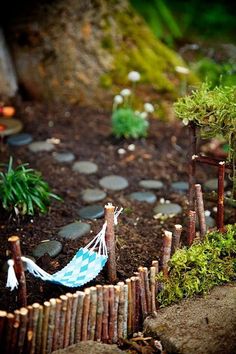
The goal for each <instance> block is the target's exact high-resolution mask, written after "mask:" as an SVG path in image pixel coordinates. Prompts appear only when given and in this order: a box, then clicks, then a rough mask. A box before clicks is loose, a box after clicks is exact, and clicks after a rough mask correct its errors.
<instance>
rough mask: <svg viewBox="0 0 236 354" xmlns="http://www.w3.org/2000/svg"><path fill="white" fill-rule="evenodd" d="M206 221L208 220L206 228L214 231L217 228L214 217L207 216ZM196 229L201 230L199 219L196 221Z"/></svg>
mask: <svg viewBox="0 0 236 354" xmlns="http://www.w3.org/2000/svg"><path fill="white" fill-rule="evenodd" d="M205 220H206V226H207V228H208V229H212V228H213V227H215V226H216V221H215V219H214V218H213V217H212V216H205ZM196 227H198V228H199V220H198V218H197V220H196Z"/></svg>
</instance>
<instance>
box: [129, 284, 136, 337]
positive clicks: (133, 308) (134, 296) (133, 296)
mask: <svg viewBox="0 0 236 354" xmlns="http://www.w3.org/2000/svg"><path fill="white" fill-rule="evenodd" d="M130 280H131V296H132V321H131V325H132V332H135V331H136V329H135V318H136V287H135V282H136V277H131V278H130Z"/></svg>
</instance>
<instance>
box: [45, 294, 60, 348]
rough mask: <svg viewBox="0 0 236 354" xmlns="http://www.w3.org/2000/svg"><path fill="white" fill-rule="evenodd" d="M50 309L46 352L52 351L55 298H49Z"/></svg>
mask: <svg viewBox="0 0 236 354" xmlns="http://www.w3.org/2000/svg"><path fill="white" fill-rule="evenodd" d="M49 302H50V311H49V319H48V336H47V349H46V352H47V353H51V352H52V343H53V335H54V328H55V317H56V303H57V302H56V299H53V298H52V299H50V301H49Z"/></svg>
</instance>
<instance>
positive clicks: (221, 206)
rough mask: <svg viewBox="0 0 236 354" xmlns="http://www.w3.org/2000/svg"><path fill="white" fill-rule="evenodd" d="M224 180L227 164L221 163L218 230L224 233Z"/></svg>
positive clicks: (219, 169)
mask: <svg viewBox="0 0 236 354" xmlns="http://www.w3.org/2000/svg"><path fill="white" fill-rule="evenodd" d="M224 179H225V162H224V161H221V162H219V167H218V202H217V228H218V230H219V231H220V232H224Z"/></svg>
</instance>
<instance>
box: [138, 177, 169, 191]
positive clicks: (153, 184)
mask: <svg viewBox="0 0 236 354" xmlns="http://www.w3.org/2000/svg"><path fill="white" fill-rule="evenodd" d="M139 185H140V187H143V188H147V189H161V188H163V186H164V184H163V182H162V181H159V180H156V179H144V180H142V181H140V182H139Z"/></svg>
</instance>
